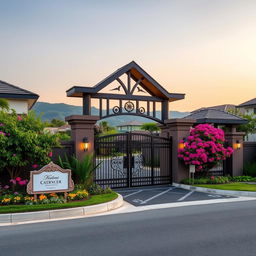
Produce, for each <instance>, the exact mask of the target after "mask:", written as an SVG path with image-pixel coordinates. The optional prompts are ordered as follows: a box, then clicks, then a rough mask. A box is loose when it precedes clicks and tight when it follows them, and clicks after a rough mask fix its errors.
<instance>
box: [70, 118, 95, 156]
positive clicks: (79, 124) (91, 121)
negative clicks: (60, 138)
mask: <svg viewBox="0 0 256 256" xmlns="http://www.w3.org/2000/svg"><path fill="white" fill-rule="evenodd" d="M98 120H99V117H98V116H87V115H72V116H68V117H66V121H67V122H68V123H69V124H70V125H71V138H72V140H73V141H74V150H75V156H76V157H77V158H78V159H80V160H82V159H83V157H84V156H85V155H86V154H90V153H93V152H94V126H95V124H96V122H97V121H98ZM85 137H86V138H87V139H88V142H89V147H88V151H86V152H85V151H84V144H83V139H84V138H85Z"/></svg>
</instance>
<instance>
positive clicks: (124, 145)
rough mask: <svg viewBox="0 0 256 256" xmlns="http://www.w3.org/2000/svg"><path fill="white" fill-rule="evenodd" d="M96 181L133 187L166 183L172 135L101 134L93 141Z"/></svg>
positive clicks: (112, 185) (168, 176)
mask: <svg viewBox="0 0 256 256" xmlns="http://www.w3.org/2000/svg"><path fill="white" fill-rule="evenodd" d="M95 161H96V165H99V166H98V168H97V169H96V171H95V182H96V183H97V184H99V185H102V186H110V187H112V188H115V187H116V188H117V187H134V186H147V185H160V184H169V183H171V181H172V176H171V173H172V172H171V139H170V138H163V137H159V136H154V135H148V134H141V133H123V134H114V135H108V136H102V137H99V138H97V139H96V141H95Z"/></svg>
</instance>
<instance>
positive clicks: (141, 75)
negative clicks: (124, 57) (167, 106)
mask: <svg viewBox="0 0 256 256" xmlns="http://www.w3.org/2000/svg"><path fill="white" fill-rule="evenodd" d="M127 72H130V74H131V78H132V79H133V80H135V82H138V81H140V82H139V85H140V86H141V87H142V88H143V89H144V90H146V91H147V92H148V93H149V94H151V95H153V96H155V97H158V98H161V99H165V100H169V101H175V100H180V99H184V97H185V94H181V93H169V92H168V91H167V90H165V88H164V87H163V86H161V85H160V84H159V83H158V82H157V81H156V80H155V79H154V78H153V77H152V76H150V75H149V74H148V73H147V72H146V71H145V70H144V69H142V68H141V67H140V66H139V65H138V64H137V63H136V62H135V61H132V62H130V63H128V64H126V65H124V66H123V67H121V68H119V69H117V70H116V71H115V72H113V73H112V74H110V75H109V76H107V77H106V78H104V79H103V80H102V81H100V82H99V83H97V84H96V85H94V86H93V87H82V86H73V87H72V88H70V89H69V90H67V96H68V97H83V94H96V93H98V92H99V91H100V90H102V89H103V88H104V87H106V86H107V85H108V84H110V83H112V82H113V81H114V80H116V79H117V78H119V77H120V76H121V75H123V74H125V73H127Z"/></svg>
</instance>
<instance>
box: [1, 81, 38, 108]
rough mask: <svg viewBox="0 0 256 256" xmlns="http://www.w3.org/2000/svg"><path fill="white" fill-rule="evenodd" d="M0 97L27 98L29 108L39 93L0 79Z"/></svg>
mask: <svg viewBox="0 0 256 256" xmlns="http://www.w3.org/2000/svg"><path fill="white" fill-rule="evenodd" d="M0 98H7V99H27V100H28V102H29V108H31V107H32V106H33V105H34V104H35V102H36V101H37V99H38V98H39V95H38V94H35V93H33V92H30V91H28V90H25V89H23V88H20V87H18V86H16V85H13V84H9V83H7V82H4V81H1V80H0Z"/></svg>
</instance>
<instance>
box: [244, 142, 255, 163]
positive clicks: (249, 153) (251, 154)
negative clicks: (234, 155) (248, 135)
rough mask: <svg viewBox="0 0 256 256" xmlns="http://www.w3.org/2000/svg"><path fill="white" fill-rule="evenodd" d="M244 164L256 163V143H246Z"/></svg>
mask: <svg viewBox="0 0 256 256" xmlns="http://www.w3.org/2000/svg"><path fill="white" fill-rule="evenodd" d="M243 149H244V163H246V162H252V161H256V142H244V148H243Z"/></svg>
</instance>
